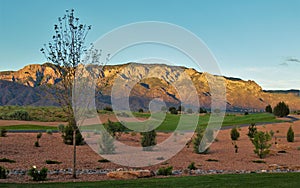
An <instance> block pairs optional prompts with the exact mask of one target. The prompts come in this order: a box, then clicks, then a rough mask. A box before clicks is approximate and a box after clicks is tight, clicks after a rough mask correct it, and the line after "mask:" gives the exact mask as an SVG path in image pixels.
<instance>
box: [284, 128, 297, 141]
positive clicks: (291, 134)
mask: <svg viewBox="0 0 300 188" xmlns="http://www.w3.org/2000/svg"><path fill="white" fill-rule="evenodd" d="M286 139H287V141H288V142H294V139H295V133H294V130H293V128H292V126H290V128H289V130H288V132H287V135H286Z"/></svg>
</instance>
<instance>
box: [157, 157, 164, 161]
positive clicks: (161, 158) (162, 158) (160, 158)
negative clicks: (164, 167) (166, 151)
mask: <svg viewBox="0 0 300 188" xmlns="http://www.w3.org/2000/svg"><path fill="white" fill-rule="evenodd" d="M164 159H165V158H164V157H157V158H156V160H160V161H161V160H164Z"/></svg>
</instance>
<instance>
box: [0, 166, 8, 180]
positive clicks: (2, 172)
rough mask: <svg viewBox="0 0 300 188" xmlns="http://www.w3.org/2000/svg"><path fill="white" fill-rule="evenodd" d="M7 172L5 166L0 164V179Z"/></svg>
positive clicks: (4, 177)
mask: <svg viewBox="0 0 300 188" xmlns="http://www.w3.org/2000/svg"><path fill="white" fill-rule="evenodd" d="M8 173H9V171H8V170H7V169H6V168H4V167H2V166H0V179H6V178H7V175H8Z"/></svg>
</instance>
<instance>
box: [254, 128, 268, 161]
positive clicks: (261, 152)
mask: <svg viewBox="0 0 300 188" xmlns="http://www.w3.org/2000/svg"><path fill="white" fill-rule="evenodd" d="M271 139H272V137H271V135H270V134H269V133H268V132H262V131H258V132H257V133H255V134H254V138H253V139H252V140H251V141H252V144H253V145H254V147H255V149H254V153H256V154H257V155H258V156H259V158H261V159H263V158H265V157H266V155H267V154H269V152H270V150H269V148H270V147H271V146H272V144H269V141H270V140H271Z"/></svg>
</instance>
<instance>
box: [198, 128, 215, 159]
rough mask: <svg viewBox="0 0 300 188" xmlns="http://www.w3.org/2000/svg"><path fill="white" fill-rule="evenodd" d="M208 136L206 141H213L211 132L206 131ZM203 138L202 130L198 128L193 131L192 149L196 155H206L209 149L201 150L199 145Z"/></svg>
mask: <svg viewBox="0 0 300 188" xmlns="http://www.w3.org/2000/svg"><path fill="white" fill-rule="evenodd" d="M208 131H209V132H208V134H207V137H206V139H207V140H206V141H208V142H211V141H212V139H213V131H212V130H210V129H208ZM203 136H204V130H203V129H202V128H200V127H198V128H197V129H196V131H195V137H194V139H193V148H194V152H195V153H197V154H206V153H208V151H209V148H206V149H205V150H204V151H202V150H201V148H199V147H200V144H201V140H202V139H203Z"/></svg>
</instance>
